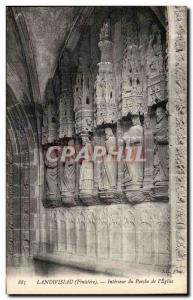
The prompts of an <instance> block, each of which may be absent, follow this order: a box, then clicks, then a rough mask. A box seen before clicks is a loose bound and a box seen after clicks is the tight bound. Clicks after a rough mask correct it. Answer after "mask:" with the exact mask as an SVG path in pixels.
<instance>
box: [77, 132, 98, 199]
mask: <svg viewBox="0 0 193 300" xmlns="http://www.w3.org/2000/svg"><path fill="white" fill-rule="evenodd" d="M82 144H83V147H87V149H88V152H90V151H92V149H91V148H92V143H91V141H90V139H89V137H88V136H87V135H83V136H82ZM89 149H90V150H89ZM93 176H94V173H93V162H92V161H91V160H90V159H88V160H86V159H85V160H83V161H82V164H81V167H80V176H79V196H80V198H81V199H82V200H84V199H85V198H88V197H92V195H93V184H94V177H93Z"/></svg>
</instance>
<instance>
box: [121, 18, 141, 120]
mask: <svg viewBox="0 0 193 300" xmlns="http://www.w3.org/2000/svg"><path fill="white" fill-rule="evenodd" d="M138 44H139V42H138V26H137V24H136V23H135V22H129V23H128V24H127V29H126V36H125V49H124V55H123V68H122V96H121V98H122V99H121V100H122V108H121V115H122V117H126V116H127V115H128V113H132V114H137V113H138V112H143V111H144V98H143V76H142V65H141V57H140V55H141V52H140V51H141V50H140V47H139V46H138Z"/></svg>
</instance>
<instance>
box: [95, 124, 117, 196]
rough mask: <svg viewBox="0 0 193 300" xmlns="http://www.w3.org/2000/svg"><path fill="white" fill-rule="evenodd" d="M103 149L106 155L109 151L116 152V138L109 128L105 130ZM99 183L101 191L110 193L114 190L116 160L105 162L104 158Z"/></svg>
mask: <svg viewBox="0 0 193 300" xmlns="http://www.w3.org/2000/svg"><path fill="white" fill-rule="evenodd" d="M105 137H106V139H105V145H104V146H105V147H106V153H107V155H108V154H109V151H110V149H112V150H113V149H114V150H116V147H117V142H116V137H115V136H114V134H113V131H112V129H111V128H110V127H108V128H105ZM101 167H102V168H101V182H100V185H99V188H100V190H101V191H110V190H115V189H116V185H117V161H116V158H113V156H112V158H111V160H110V161H107V159H106V157H104V161H103V164H102V166H101Z"/></svg>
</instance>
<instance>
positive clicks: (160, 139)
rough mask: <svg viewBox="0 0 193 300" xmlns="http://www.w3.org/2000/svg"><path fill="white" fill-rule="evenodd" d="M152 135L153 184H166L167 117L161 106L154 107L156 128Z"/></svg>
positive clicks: (167, 178) (167, 170) (167, 158)
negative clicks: (153, 145)
mask: <svg viewBox="0 0 193 300" xmlns="http://www.w3.org/2000/svg"><path fill="white" fill-rule="evenodd" d="M153 135H154V143H155V147H154V185H155V186H167V185H168V180H169V168H168V160H169V153H168V119H167V115H166V111H165V109H164V108H163V107H157V108H156V128H155V130H154V131H153Z"/></svg>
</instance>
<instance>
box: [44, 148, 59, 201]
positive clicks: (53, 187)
mask: <svg viewBox="0 0 193 300" xmlns="http://www.w3.org/2000/svg"><path fill="white" fill-rule="evenodd" d="M51 157H52V158H53V160H55V161H51V160H49V159H47V157H46V156H45V166H46V195H47V199H48V200H55V199H56V198H57V193H58V175H59V174H58V173H59V172H58V171H59V170H58V161H57V159H56V158H57V153H56V152H55V151H52V152H51Z"/></svg>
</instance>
